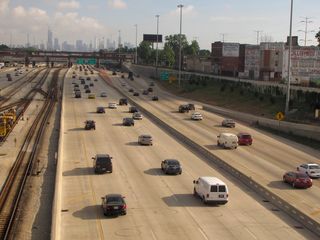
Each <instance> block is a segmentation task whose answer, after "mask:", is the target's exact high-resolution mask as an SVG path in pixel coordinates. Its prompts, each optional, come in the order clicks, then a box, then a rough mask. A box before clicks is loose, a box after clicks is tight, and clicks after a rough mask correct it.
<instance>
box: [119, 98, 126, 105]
mask: <svg viewBox="0 0 320 240" xmlns="http://www.w3.org/2000/svg"><path fill="white" fill-rule="evenodd" d="M119 105H128V99H126V98H120V100H119Z"/></svg>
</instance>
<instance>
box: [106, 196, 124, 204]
mask: <svg viewBox="0 0 320 240" xmlns="http://www.w3.org/2000/svg"><path fill="white" fill-rule="evenodd" d="M122 202H123V201H122V199H121V197H108V198H107V203H122Z"/></svg>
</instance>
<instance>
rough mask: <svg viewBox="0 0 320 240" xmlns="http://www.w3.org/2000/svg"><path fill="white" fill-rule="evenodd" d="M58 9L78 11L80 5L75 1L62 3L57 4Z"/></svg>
mask: <svg viewBox="0 0 320 240" xmlns="http://www.w3.org/2000/svg"><path fill="white" fill-rule="evenodd" d="M58 8H59V9H78V8H80V3H79V2H77V1H75V0H71V1H62V2H59V3H58Z"/></svg>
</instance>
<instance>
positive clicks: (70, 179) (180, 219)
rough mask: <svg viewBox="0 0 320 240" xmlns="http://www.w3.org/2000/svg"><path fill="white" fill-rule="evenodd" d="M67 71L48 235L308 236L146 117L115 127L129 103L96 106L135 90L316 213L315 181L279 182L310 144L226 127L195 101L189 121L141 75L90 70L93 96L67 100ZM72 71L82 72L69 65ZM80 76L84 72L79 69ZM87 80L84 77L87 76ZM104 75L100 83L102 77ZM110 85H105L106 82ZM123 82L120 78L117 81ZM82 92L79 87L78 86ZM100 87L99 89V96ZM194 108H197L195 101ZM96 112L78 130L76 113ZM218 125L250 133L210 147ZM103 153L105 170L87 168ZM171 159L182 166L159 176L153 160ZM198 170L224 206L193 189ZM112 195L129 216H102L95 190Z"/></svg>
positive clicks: (154, 108) (160, 112) (192, 134)
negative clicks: (218, 182) (91, 123)
mask: <svg viewBox="0 0 320 240" xmlns="http://www.w3.org/2000/svg"><path fill="white" fill-rule="evenodd" d="M72 71H73V69H72V70H71V71H69V73H68V74H67V76H66V79H65V82H64V94H63V111H62V117H61V120H62V123H61V138H60V150H59V164H60V167H59V168H58V170H59V171H60V172H58V174H61V177H60V178H59V177H58V182H57V189H58V191H60V193H59V194H60V197H59V198H58V201H57V202H58V204H57V208H56V209H55V210H56V211H57V212H55V221H54V223H55V224H56V225H55V226H54V228H53V235H54V236H55V238H56V239H283V238H290V239H317V236H315V235H314V234H313V233H311V232H310V231H308V230H307V229H305V228H303V227H301V224H300V223H298V222H296V221H294V220H293V219H292V218H290V217H289V216H288V215H286V214H285V213H283V212H282V211H279V209H277V208H276V207H275V206H273V205H272V204H270V203H268V202H267V201H264V200H265V199H264V198H262V197H261V196H259V195H257V194H256V193H255V192H254V191H252V190H251V189H250V188H248V187H247V186H246V185H244V184H242V183H241V182H239V181H238V180H237V179H236V178H234V177H232V176H231V175H229V174H228V173H226V172H225V171H223V170H221V169H219V168H218V167H217V166H215V165H214V164H213V163H211V162H209V161H206V160H205V159H203V158H201V157H200V156H198V155H195V154H194V153H193V152H191V151H190V150H189V149H188V148H187V147H185V146H184V145H181V143H179V142H178V141H177V140H175V139H174V138H172V137H171V136H170V135H168V134H167V133H166V132H165V131H163V129H161V128H159V127H158V126H156V125H155V124H154V123H153V122H152V121H150V120H149V119H148V118H144V119H143V120H140V121H136V124H135V126H134V127H124V126H122V118H123V117H126V116H131V114H130V113H128V106H119V107H118V108H117V109H108V108H106V113H105V114H97V113H96V112H95V111H96V107H97V106H104V107H107V106H108V103H109V102H118V101H119V98H120V97H122V95H120V94H119V92H118V91H116V90H115V89H114V88H113V87H116V88H118V89H119V90H120V91H121V92H122V93H123V94H127V95H128V96H130V98H133V97H132V94H131V93H129V92H128V89H129V88H131V87H133V88H135V89H136V90H138V91H139V92H140V96H139V97H134V98H133V99H134V101H136V102H137V103H139V104H140V105H142V106H143V107H144V108H145V109H147V110H148V111H150V112H152V113H153V114H154V115H156V116H157V117H158V118H161V119H162V120H163V121H165V122H166V123H167V124H169V125H171V126H172V127H174V128H175V129H177V130H178V131H180V132H181V133H183V134H184V135H186V136H187V137H189V138H191V139H193V140H194V141H195V142H197V143H198V144H200V145H202V146H203V147H205V148H207V149H208V150H209V151H212V152H214V154H216V155H217V156H219V157H220V158H223V159H224V160H225V161H228V162H229V163H230V164H232V165H233V166H235V167H236V168H239V170H241V171H242V172H244V173H246V174H248V175H250V176H251V177H252V178H254V179H255V180H256V181H259V182H260V183H262V184H264V185H265V186H266V187H268V188H270V189H271V190H272V191H274V192H276V193H277V194H279V195H281V196H282V197H283V198H285V199H286V200H288V201H290V202H291V203H292V204H294V205H296V206H297V207H299V208H301V209H302V210H304V211H305V212H306V213H307V214H310V215H312V216H313V217H314V218H316V219H317V218H318V217H319V215H318V214H317V213H318V212H320V211H319V209H320V208H319V202H318V201H317V199H319V191H318V188H319V182H318V180H314V186H313V187H312V188H311V189H307V190H294V189H292V188H291V187H290V186H287V185H285V184H284V183H282V182H281V179H282V174H283V172H284V171H286V170H293V169H295V167H296V166H297V165H298V164H299V163H302V162H304V161H308V162H310V161H312V162H318V159H317V158H316V155H317V152H316V151H314V150H311V149H308V148H304V147H302V146H301V145H297V144H295V143H292V142H289V141H287V140H284V139H282V138H278V137H275V136H271V135H269V134H266V133H264V132H260V131H257V130H253V129H251V128H249V127H247V126H245V125H241V124H237V126H236V128H235V129H234V130H229V129H228V130H226V129H223V128H221V127H220V123H221V120H222V117H220V116H216V115H214V114H212V113H208V112H204V111H202V110H201V109H197V111H200V112H202V113H203V115H204V120H203V121H201V122H194V121H191V120H190V115H189V114H179V113H178V112H177V107H178V105H179V104H180V103H183V102H185V101H183V100H181V99H179V98H177V97H175V96H172V95H170V94H168V93H166V92H164V91H162V90H161V89H160V88H159V87H157V86H156V87H154V88H155V93H156V94H157V95H158V96H159V99H160V101H158V102H153V101H151V99H150V96H142V95H141V90H142V89H146V88H147V87H148V84H149V82H148V81H145V80H144V79H142V78H136V79H135V80H134V81H129V80H127V79H122V78H120V76H111V74H110V79H108V80H107V81H104V80H103V79H101V78H100V77H98V76H97V72H95V73H94V76H91V78H97V79H98V82H94V84H95V86H94V87H92V90H93V92H94V93H96V96H97V97H96V99H87V95H86V94H83V95H82V98H80V99H79V98H74V92H73V84H72V81H77V82H78V83H79V81H78V80H74V79H72ZM76 73H77V79H78V76H84V74H83V72H80V71H77V72H76ZM84 77H86V76H84ZM91 81H92V80H91ZM107 82H108V83H109V84H107ZM110 83H111V85H110ZM122 83H125V86H122V85H123V84H122ZM80 88H81V90H82V92H83V87H82V86H81V85H80ZM101 91H106V92H107V97H106V98H102V97H100V92H101ZM197 107H198V108H199V106H197ZM89 119H92V120H95V121H96V130H91V131H86V130H84V121H85V120H89ZM222 131H231V132H240V131H246V132H250V133H251V134H252V135H253V136H254V144H253V145H252V146H249V147H239V148H238V149H236V150H224V149H220V148H218V147H217V146H216V135H217V134H218V133H219V132H222ZM144 133H147V134H151V135H152V136H153V138H154V145H153V146H139V145H138V144H137V139H138V136H139V135H140V134H144ZM97 153H108V154H110V155H111V156H112V157H113V165H114V171H113V173H111V174H109V173H107V174H102V175H96V174H94V171H93V168H92V159H91V158H92V157H93V156H94V155H95V154H97ZM166 158H176V159H178V160H179V161H180V162H181V163H182V167H183V173H182V175H178V176H167V175H164V174H163V173H162V172H161V170H160V163H161V161H162V160H164V159H166ZM199 176H216V177H219V178H220V179H222V180H223V181H224V182H226V183H227V185H228V187H229V192H230V195H229V202H228V203H227V204H226V205H223V206H211V205H208V206H207V205H204V204H203V203H202V202H201V201H200V199H198V198H195V197H194V196H193V194H192V193H193V184H192V181H193V180H194V179H196V178H198V177H199ZM108 193H121V194H123V195H124V196H125V197H126V201H127V204H128V214H127V215H126V216H120V217H117V218H106V217H105V216H104V215H103V212H102V210H101V206H100V204H101V197H102V196H104V195H106V194H108Z"/></svg>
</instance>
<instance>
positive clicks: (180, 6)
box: [178, 4, 183, 87]
mask: <svg viewBox="0 0 320 240" xmlns="http://www.w3.org/2000/svg"><path fill="white" fill-rule="evenodd" d="M178 8H180V35H179V87H180V84H181V31H182V8H183V5H182V4H179V5H178Z"/></svg>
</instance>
